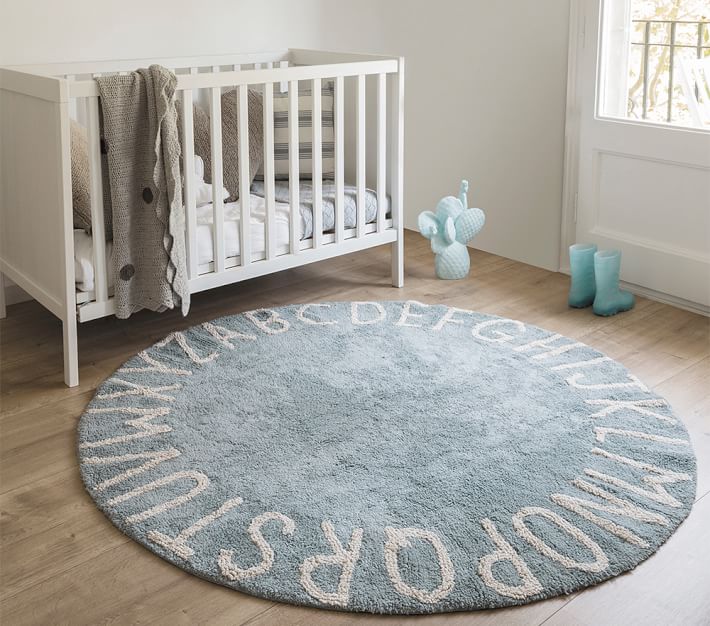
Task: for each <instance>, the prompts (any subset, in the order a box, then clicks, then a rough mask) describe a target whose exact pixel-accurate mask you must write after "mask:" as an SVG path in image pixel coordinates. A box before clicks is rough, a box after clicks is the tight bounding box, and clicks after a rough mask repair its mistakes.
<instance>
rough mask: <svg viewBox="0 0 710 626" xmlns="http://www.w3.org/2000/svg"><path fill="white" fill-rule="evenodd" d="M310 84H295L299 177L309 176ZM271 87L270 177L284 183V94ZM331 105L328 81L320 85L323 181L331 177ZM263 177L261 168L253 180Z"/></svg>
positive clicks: (286, 129)
mask: <svg viewBox="0 0 710 626" xmlns="http://www.w3.org/2000/svg"><path fill="white" fill-rule="evenodd" d="M311 85H312V83H311V81H299V83H298V175H299V178H306V179H308V178H311V177H312V176H313V158H312V157H313V93H312V88H311ZM278 86H279V85H278V83H276V85H274V178H276V179H277V180H286V179H288V177H289V155H288V146H289V119H288V91H280V90H279V89H278ZM334 105H335V84H334V83H333V81H332V80H325V81H323V82H322V83H321V119H320V124H321V157H322V158H321V163H322V175H323V178H325V179H328V178H334V177H335V128H334V124H333V121H334V117H333V108H334ZM263 177H264V168H263V167H262V168H261V169H260V170H259V172H258V174H257V178H258V179H262V178H263Z"/></svg>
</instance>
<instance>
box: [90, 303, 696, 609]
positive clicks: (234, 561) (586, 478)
mask: <svg viewBox="0 0 710 626" xmlns="http://www.w3.org/2000/svg"><path fill="white" fill-rule="evenodd" d="M78 446H79V457H80V461H81V472H82V476H83V479H84V482H85V484H86V487H87V489H88V491H89V493H90V494H91V496H92V497H93V498H94V500H95V501H96V504H97V505H98V506H99V507H100V508H101V509H102V510H103V511H104V512H105V513H106V515H107V516H108V517H109V518H110V519H111V521H112V522H113V523H114V524H115V525H116V526H117V527H118V528H120V529H121V530H122V531H123V532H125V533H126V534H127V535H129V536H130V537H132V538H133V539H135V540H136V541H138V542H140V543H141V544H142V545H144V546H145V547H146V548H148V549H149V550H151V551H153V552H155V553H156V554H158V555H160V556H161V557H162V558H164V559H166V560H168V561H170V562H171V563H174V564H175V565H177V566H178V567H181V568H183V569H185V570H187V571H189V572H191V573H193V574H196V575H198V576H201V577H203V578H206V579H208V580H211V581H214V582H216V583H219V584H221V585H225V586H228V587H232V588H234V589H239V590H241V591H244V592H246V593H250V594H253V595H257V596H262V597H265V598H270V599H273V600H281V601H285V602H292V603H296V604H305V605H312V606H317V607H323V608H334V609H343V610H350V611H371V612H378V613H430V612H439V611H454V610H466V609H482V608H491V607H501V606H508V605H512V604H523V603H526V602H531V601H534V600H539V599H541V598H546V597H550V596H555V595H558V594H564V593H570V592H572V591H575V590H578V589H581V588H583V587H587V586H589V585H593V584H595V583H598V582H600V581H602V580H605V579H608V578H610V577H612V576H616V575H617V574H620V573H621V572H624V571H626V570H629V569H632V568H633V567H634V566H636V565H637V564H638V563H640V562H641V561H643V560H644V559H646V558H647V557H648V556H649V555H651V554H652V553H653V552H654V551H655V550H656V549H657V548H658V547H659V546H660V545H661V544H662V543H663V542H664V541H665V540H666V539H667V538H668V537H669V536H670V535H671V533H672V532H673V531H674V529H675V528H676V527H677V526H678V524H680V522H681V521H682V520H683V519H684V518H685V517H686V516H687V515H688V512H689V511H690V507H691V504H692V502H693V498H694V494H695V474H696V472H695V457H694V455H693V451H692V448H691V446H690V442H689V440H688V434H687V432H686V430H685V428H684V427H683V424H682V423H681V422H680V421H679V420H678V419H677V418H676V417H674V415H673V413H672V411H671V409H670V407H669V406H668V403H667V402H666V401H665V400H663V399H662V398H659V397H658V396H656V395H655V394H654V393H652V392H650V391H649V390H648V389H647V388H646V386H645V385H644V384H643V383H642V382H641V381H640V380H638V379H637V378H636V377H635V376H633V375H632V374H630V373H629V372H628V371H627V370H626V369H624V368H623V367H622V366H621V365H619V364H618V363H616V362H615V361H613V360H611V359H610V358H608V357H606V356H604V355H602V354H600V353H599V352H597V351H595V350H593V349H592V348H590V347H588V346H586V345H584V344H582V343H579V342H577V341H574V340H572V339H569V338H566V337H563V336H560V335H558V334H555V333H551V332H548V331H546V330H542V329H540V328H536V327H533V326H529V325H527V324H524V323H523V322H519V321H515V320H508V319H503V318H498V317H492V316H489V315H483V314H480V313H475V312H472V311H466V310H462V309H457V308H453V307H446V306H438V305H425V304H422V303H419V302H413V301H410V302H344V303H330V304H306V305H294V306H288V307H283V308H278V309H263V310H258V311H252V312H248V313H245V314H243V315H235V316H231V317H225V318H222V319H218V320H215V321H213V322H210V323H205V324H202V325H200V326H196V327H193V328H191V329H189V330H187V331H183V332H177V333H172V334H171V335H169V336H168V337H166V338H165V339H164V340H163V341H160V342H159V343H157V344H155V345H154V346H152V347H151V348H148V349H147V350H145V351H144V352H141V353H140V354H138V355H136V356H135V357H133V358H132V359H130V360H129V361H128V362H127V363H126V364H125V365H123V366H122V367H121V368H120V369H118V370H117V371H116V372H115V374H114V375H113V376H112V377H111V378H109V379H108V380H107V381H106V382H105V383H104V384H103V385H101V387H100V388H99V390H98V392H97V394H96V396H95V397H94V399H93V400H92V401H91V403H90V404H89V406H88V408H87V410H86V412H85V413H84V415H83V416H82V418H81V422H80V424H79V442H78Z"/></svg>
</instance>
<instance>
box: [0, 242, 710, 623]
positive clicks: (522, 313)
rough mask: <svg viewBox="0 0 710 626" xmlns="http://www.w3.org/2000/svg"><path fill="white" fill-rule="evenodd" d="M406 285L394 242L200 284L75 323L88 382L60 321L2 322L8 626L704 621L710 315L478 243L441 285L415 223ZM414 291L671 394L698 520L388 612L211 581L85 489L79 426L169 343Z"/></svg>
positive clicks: (23, 308)
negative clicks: (603, 313)
mask: <svg viewBox="0 0 710 626" xmlns="http://www.w3.org/2000/svg"><path fill="white" fill-rule="evenodd" d="M405 284H406V286H405V288H404V289H402V290H395V289H392V288H391V287H390V286H389V250H388V249H387V247H383V248H377V249H374V250H371V251H367V252H363V253H359V254H356V255H351V256H348V257H342V258H339V259H333V260H330V261H324V262H322V263H318V264H316V265H311V266H308V267H304V268H299V269H295V270H289V271H286V272H282V273H280V274H277V275H273V276H268V277H264V278H259V279H254V280H251V281H248V282H246V283H242V284H240V285H233V286H230V287H225V288H221V289H218V290H213V291H210V292H206V293H202V294H198V295H196V296H195V297H194V298H193V302H192V310H191V312H190V315H189V317H188V318H187V319H183V318H181V317H180V316H179V315H177V314H175V313H166V314H163V315H157V314H152V313H140V314H138V315H136V316H134V318H132V319H131V320H130V321H121V320H117V319H115V318H111V319H103V320H97V321H95V322H90V323H88V324H84V325H81V326H80V328H79V344H80V367H81V369H80V375H81V386H79V387H76V388H74V389H67V388H66V387H65V386H64V385H63V382H62V369H61V368H62V354H61V344H62V341H61V326H60V324H59V322H58V321H57V320H56V319H55V318H54V317H53V316H52V315H51V314H50V313H48V312H47V311H45V310H44V309H43V308H42V307H41V306H39V305H38V304H36V303H34V302H31V303H22V304H18V305H15V306H12V307H9V309H8V317H7V319H6V320H3V321H2V322H1V323H0V332H1V335H2V337H1V339H2V341H1V344H0V345H1V349H2V353H1V360H2V370H1V371H2V379H1V381H2V396H1V398H2V414H1V417H0V428H1V430H0V436H1V449H0V450H1V455H2V458H1V461H0V523H1V526H0V531H1V533H2V546H1V549H2V552H1V553H0V559H1V561H0V568H1V572H0V575H1V581H2V582H1V586H2V605H1V606H2V613H1V614H0V617H1V618H2V619H1V621H2V624H4V625H7V626H10V625H13V626H14V625H16V624H72V625H78V624H99V623H112V624H133V623H140V624H198V623H200V624H201V623H212V624H232V625H236V624H246V623H248V624H252V625H257V624H258V625H263V624H304V625H307V624H335V625H340V624H351V623H368V624H372V623H385V624H401V623H416V624H424V625H426V626H428V625H431V624H504V625H506V626H508V625H510V624H543V623H544V624H546V625H549V626H552V625H564V626H569V625H582V624H588V625H591V624H594V625H600V624H601V625H606V624H614V625H616V624H619V625H622V624H623V625H635V624H643V625H651V624H662V625H664V626H667V625H672V624H683V625H684V626H687V625H692V624H710V495H708V494H710V321H709V320H708V319H706V318H703V317H700V316H698V315H694V314H692V313H688V312H686V311H682V310H679V309H676V308H673V307H670V306H667V305H664V304H659V303H657V302H652V301H650V300H644V299H640V300H639V301H638V303H637V306H636V308H635V309H634V310H633V311H631V312H628V313H624V314H622V315H618V316H615V317H611V318H599V317H595V316H594V315H593V314H592V312H591V310H590V309H585V310H570V309H568V308H567V306H566V291H567V287H568V279H567V277H565V276H563V275H561V274H555V273H551V272H548V271H545V270H541V269H538V268H535V267H531V266H528V265H523V264H521V263H517V262H514V261H510V260H507V259H503V258H500V257H496V256H493V255H490V254H486V253H483V252H478V251H472V271H471V276H470V277H469V278H468V279H467V280H465V281H453V282H449V281H439V280H436V279H435V278H434V275H433V259H432V255H431V252H430V251H429V249H428V242H426V241H425V240H423V239H422V238H420V237H419V236H417V235H415V234H414V233H407V253H406V282H405ZM408 298H412V299H416V300H421V301H423V302H429V303H437V302H438V303H446V304H449V305H455V306H459V307H463V308H471V309H476V310H479V311H484V312H488V313H495V314H498V315H502V316H506V317H512V318H517V319H520V320H523V321H525V322H529V323H532V324H536V325H539V326H542V327H544V328H547V329H549V330H553V331H557V332H559V333H562V334H564V335H568V336H570V337H575V338H578V339H581V340H582V341H584V342H586V343H588V344H590V345H592V346H594V347H595V348H597V349H599V350H601V351H603V352H605V353H607V354H608V355H609V356H611V357H613V358H615V359H617V360H619V361H621V362H622V363H623V364H625V365H626V366H627V367H629V368H630V369H631V371H632V372H634V373H635V374H636V375H638V376H639V377H640V378H641V379H642V380H643V381H644V382H646V383H647V384H648V385H649V386H652V387H653V388H654V390H656V391H657V392H658V393H660V394H662V395H664V396H665V397H666V398H668V399H669V400H670V401H671V403H672V404H673V406H674V408H675V410H676V412H677V413H678V415H679V416H680V417H681V418H682V419H683V421H684V422H685V424H686V425H687V427H688V429H689V430H690V434H691V437H692V440H693V444H694V447H695V450H696V453H697V456H698V464H699V467H698V493H697V500H696V502H695V506H694V508H693V511H692V513H691V514H690V517H689V518H688V519H687V520H686V521H685V523H684V524H683V525H682V526H681V527H680V529H679V530H678V531H677V532H676V533H675V534H674V535H673V536H672V537H671V539H670V540H669V541H668V543H667V544H666V545H664V546H663V547H662V548H661V549H660V550H659V551H658V552H657V553H656V554H655V555H654V556H653V557H652V558H650V559H649V560H648V561H646V562H645V563H643V564H641V565H640V566H639V567H638V568H637V569H636V570H635V571H633V572H632V573H629V574H626V575H624V576H620V577H618V578H616V579H613V580H611V581H609V582H607V583H604V584H602V585H599V586H598V587H595V588H592V589H588V590H586V591H583V592H581V593H578V594H575V595H572V596H566V597H560V598H555V599H551V600H547V601H543V602H538V603H535V604H531V605H527V606H524V607H520V608H516V609H506V610H496V611H480V612H477V613H453V614H448V615H435V616H429V617H414V618H405V617H391V618H384V617H380V616H373V615H355V614H349V613H334V612H329V611H320V610H315V609H304V608H299V607H294V606H290V605H285V604H278V603H274V602H269V601H266V600H261V599H258V598H253V597H250V596H247V595H243V594H240V593H238V592H235V591H231V590H229V589H225V588H223V587H219V586H217V585H214V584H211V583H208V582H205V581H202V580H200V579H198V578H195V577H194V576H190V575H188V574H187V573H185V572H184V571H182V570H180V569H178V568H177V567H174V566H172V565H169V564H168V563H167V562H165V561H163V560H161V559H160V558H158V557H157V556H155V555H153V554H152V553H150V552H148V551H147V550H145V549H143V548H142V547H140V546H139V545H138V544H137V543H135V542H133V541H132V540H130V539H128V538H127V537H126V536H124V535H123V534H121V533H120V532H119V531H118V530H116V529H115V528H114V527H113V526H112V525H111V523H110V522H109V521H108V520H107V519H106V518H104V516H103V515H102V514H101V513H100V512H99V511H98V510H97V509H96V508H95V507H94V505H93V503H92V501H91V499H90V498H89V497H88V495H86V493H85V492H84V490H83V488H82V484H81V481H80V478H79V472H78V468H77V458H76V454H75V427H76V424H77V420H78V417H79V415H80V414H81V412H82V410H83V408H84V406H85V405H86V404H87V402H88V401H89V399H90V398H91V396H92V395H93V393H94V390H95V388H96V386H97V385H98V384H99V383H100V382H101V381H102V380H103V379H104V378H105V377H107V376H108V375H109V374H110V373H111V372H112V371H113V370H114V369H115V368H116V367H118V365H119V364H120V363H122V362H123V361H124V360H125V359H127V358H128V357H129V356H131V355H133V354H134V353H136V352H137V351H138V350H140V349H142V348H144V347H146V346H148V345H150V344H151V343H153V342H155V341H157V340H158V339H160V338H162V337H163V336H164V335H165V334H167V333H168V332H169V331H170V330H175V329H180V328H184V327H186V326H191V325H193V324H196V323H199V322H202V321H205V320H209V319H212V318H214V317H217V316H219V315H224V314H227V313H236V312H239V311H243V310H247V309H252V308H257V307H268V306H275V305H283V304H288V303H297V302H307V301H325V300H352V299H358V300H362V299H367V300H375V299H382V300H388V299H391V300H393V299H408Z"/></svg>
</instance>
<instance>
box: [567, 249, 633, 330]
mask: <svg viewBox="0 0 710 626" xmlns="http://www.w3.org/2000/svg"><path fill="white" fill-rule="evenodd" d="M569 264H570V270H571V274H572V284H571V285H570V290H569V299H568V302H569V305H570V306H571V307H574V308H577V309H581V308H584V307H587V306H589V305H590V304H591V305H592V309H593V311H594V313H595V314H596V315H604V316H607V315H616V314H617V313H621V312H622V311H628V310H629V309H631V308H633V306H634V296H633V294H632V293H629V292H628V291H622V290H621V289H619V270H620V268H621V252H620V251H619V250H601V251H599V252H597V247H596V246H595V245H594V244H591V243H576V244H574V245H573V246H570V248H569Z"/></svg>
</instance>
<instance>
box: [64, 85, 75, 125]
mask: <svg viewBox="0 0 710 626" xmlns="http://www.w3.org/2000/svg"><path fill="white" fill-rule="evenodd" d="M64 78H65V79H66V80H67V81H69V82H72V81H73V80H74V78H75V76H74V74H65V75H64ZM77 104H78V103H77V99H76V98H69V117H71V118H72V119H73V120H77V121H78V120H79V117H78V116H79V112H78V107H77Z"/></svg>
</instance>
